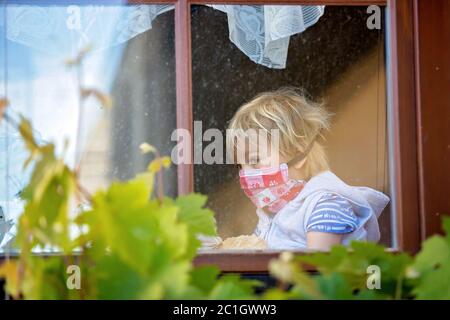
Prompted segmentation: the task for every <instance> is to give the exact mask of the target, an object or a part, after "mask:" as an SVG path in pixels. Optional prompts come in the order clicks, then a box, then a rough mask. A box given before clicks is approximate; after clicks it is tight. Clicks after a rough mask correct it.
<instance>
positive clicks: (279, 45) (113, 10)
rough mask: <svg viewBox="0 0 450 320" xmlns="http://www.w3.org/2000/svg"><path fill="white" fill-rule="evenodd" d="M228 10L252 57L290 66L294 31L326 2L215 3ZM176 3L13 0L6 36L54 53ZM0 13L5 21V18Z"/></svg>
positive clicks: (114, 37)
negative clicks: (31, 0)
mask: <svg viewBox="0 0 450 320" xmlns="http://www.w3.org/2000/svg"><path fill="white" fill-rule="evenodd" d="M210 6H211V7H213V8H214V9H217V10H220V11H222V12H224V13H226V14H227V18H228V28H229V37H230V40H231V41H232V42H233V43H234V44H235V45H236V46H237V47H238V48H239V49H240V50H241V51H242V52H243V53H244V54H245V55H247V56H248V57H249V58H250V59H251V60H252V61H254V62H256V63H258V64H261V65H264V66H266V67H269V68H277V69H282V68H285V67H286V59H287V53H288V48H289V38H290V36H292V35H294V34H297V33H300V32H303V31H304V30H305V29H306V28H308V27H309V26H311V25H313V24H315V23H316V22H317V21H318V20H319V18H320V17H321V16H322V15H323V13H324V6H301V5H210ZM173 8H174V6H173V5H136V6H106V5H95V6H76V5H70V6H29V5H8V7H7V10H6V12H7V30H8V31H7V37H8V39H10V40H12V41H15V42H18V43H21V44H23V45H26V46H30V47H33V48H35V49H39V50H42V51H44V52H47V53H49V54H55V53H61V52H62V51H63V52H64V51H67V52H70V53H74V52H77V51H78V50H79V49H80V48H82V47H83V46H85V45H87V44H88V43H89V44H94V46H95V49H101V48H104V47H108V46H113V45H116V44H120V43H123V42H126V41H127V40H129V39H130V38H132V37H134V36H136V35H138V34H140V33H142V32H145V31H147V30H149V29H150V28H151V27H152V21H153V20H154V19H155V18H156V17H157V16H158V15H159V14H162V13H164V12H166V11H169V10H172V9H173ZM1 15H4V11H3V10H1V13H0V24H2V23H3V21H5V19H4V17H2V16H1Z"/></svg>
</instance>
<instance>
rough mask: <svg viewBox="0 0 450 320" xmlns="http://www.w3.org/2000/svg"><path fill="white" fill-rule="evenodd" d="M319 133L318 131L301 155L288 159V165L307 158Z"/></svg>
mask: <svg viewBox="0 0 450 320" xmlns="http://www.w3.org/2000/svg"><path fill="white" fill-rule="evenodd" d="M318 135H319V134H318V133H317V134H316V135H315V136H314V138H313V140H312V141H311V142H310V143H309V145H308V146H307V147H306V149H305V151H303V152H302V153H300V154H299V155H297V156H295V157H294V158H292V159H291V160H289V161H288V163H287V165H288V166H291V165H293V164H295V163H298V162H300V161H302V160H303V159H305V158H306V156H307V155H308V153H309V152H310V151H311V149H312V147H313V146H314V142H316V138H317V136H318Z"/></svg>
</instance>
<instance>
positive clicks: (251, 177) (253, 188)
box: [239, 139, 315, 213]
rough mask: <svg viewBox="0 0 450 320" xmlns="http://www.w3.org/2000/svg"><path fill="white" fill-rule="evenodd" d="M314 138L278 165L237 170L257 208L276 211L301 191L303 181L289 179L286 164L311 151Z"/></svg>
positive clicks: (298, 159) (301, 157)
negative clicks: (298, 153) (301, 151)
mask: <svg viewBox="0 0 450 320" xmlns="http://www.w3.org/2000/svg"><path fill="white" fill-rule="evenodd" d="M314 140H315V139H313V140H312V142H311V143H310V144H309V145H308V147H307V148H306V149H305V151H304V152H303V153H301V154H300V155H298V156H296V157H294V158H293V159H291V160H290V161H289V162H288V163H282V164H280V166H279V167H271V168H264V169H245V170H244V169H242V170H240V171H239V182H240V184H241V188H242V189H243V190H244V192H245V194H246V195H247V196H248V197H249V198H250V200H251V201H252V202H253V204H254V205H255V206H256V207H257V208H265V207H267V208H268V210H269V211H270V212H272V213H277V212H278V211H280V210H281V209H282V208H283V207H284V206H285V205H286V204H288V203H289V201H291V200H292V199H294V198H295V197H296V196H297V195H298V194H299V193H300V191H302V189H303V186H304V185H305V181H299V180H295V179H290V178H289V175H288V165H293V164H295V163H298V162H300V161H302V160H303V159H304V158H305V157H306V155H307V154H308V153H309V151H311V149H312V147H313V144H314Z"/></svg>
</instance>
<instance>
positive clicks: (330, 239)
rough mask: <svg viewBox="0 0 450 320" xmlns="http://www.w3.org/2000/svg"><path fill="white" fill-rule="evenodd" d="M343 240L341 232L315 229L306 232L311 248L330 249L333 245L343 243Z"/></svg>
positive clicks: (308, 244)
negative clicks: (315, 230)
mask: <svg viewBox="0 0 450 320" xmlns="http://www.w3.org/2000/svg"><path fill="white" fill-rule="evenodd" d="M341 241H342V235H341V234H336V233H327V232H314V231H311V232H308V233H307V234H306V244H307V247H308V249H311V250H320V251H328V250H330V249H331V247H332V246H334V245H338V244H341Z"/></svg>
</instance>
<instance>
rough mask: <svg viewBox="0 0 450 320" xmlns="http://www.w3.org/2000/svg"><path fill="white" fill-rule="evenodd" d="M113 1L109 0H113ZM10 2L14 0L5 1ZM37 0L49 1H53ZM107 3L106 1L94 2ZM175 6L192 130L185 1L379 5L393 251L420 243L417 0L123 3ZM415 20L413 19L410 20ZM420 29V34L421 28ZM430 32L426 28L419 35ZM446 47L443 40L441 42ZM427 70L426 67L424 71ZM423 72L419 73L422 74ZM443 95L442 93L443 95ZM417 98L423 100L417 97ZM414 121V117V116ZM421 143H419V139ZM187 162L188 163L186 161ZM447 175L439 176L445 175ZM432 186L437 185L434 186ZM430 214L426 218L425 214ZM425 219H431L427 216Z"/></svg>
mask: <svg viewBox="0 0 450 320" xmlns="http://www.w3.org/2000/svg"><path fill="white" fill-rule="evenodd" d="M71 2H74V3H81V4H89V3H92V0H75V1H71ZM113 2H114V1H113ZM11 3H14V0H12V1H11ZM39 3H43V4H45V3H48V4H54V3H55V1H54V0H53V1H52V0H43V1H40V2H39ZM99 3H108V0H102V1H99ZM162 3H166V4H167V3H172V4H174V5H175V15H174V17H175V60H176V69H175V70H176V116H177V127H178V128H184V129H187V130H189V132H191V133H192V132H193V106H192V63H191V62H192V61H191V60H192V56H191V10H190V6H191V5H196V4H225V3H226V4H291V5H292V4H302V5H326V6H334V5H355V6H369V5H380V6H385V7H386V8H387V9H388V10H387V12H388V15H387V16H386V21H387V24H386V25H387V26H388V28H389V32H388V33H389V35H388V39H389V42H388V52H387V54H388V56H389V59H388V65H387V73H386V74H387V78H388V79H389V80H390V81H388V96H389V97H388V98H389V105H390V108H391V110H390V113H389V115H390V124H389V130H391V133H390V136H391V138H392V139H391V142H390V146H391V148H390V150H389V151H390V154H389V158H390V159H392V161H391V169H392V171H393V174H394V176H393V185H394V193H395V201H394V202H393V206H392V208H393V212H394V214H395V221H396V223H395V226H394V229H395V232H396V235H395V237H396V239H395V242H396V246H395V250H399V251H407V252H410V253H415V252H417V251H418V250H419V248H420V242H421V241H422V240H423V239H424V237H425V236H426V235H429V234H430V232H431V231H433V230H431V231H430V230H428V229H427V228H426V226H425V225H423V222H422V224H421V220H422V221H425V220H426V218H427V217H428V215H426V214H425V211H424V210H425V209H424V208H422V209H421V207H420V206H421V205H422V206H423V205H424V204H423V203H422V202H421V197H420V195H421V193H423V190H424V187H423V185H424V183H423V179H424V177H423V168H422V167H421V166H419V165H420V164H422V163H419V161H420V160H421V158H420V156H421V155H422V152H423V150H422V149H421V148H420V144H419V146H418V143H417V142H418V141H420V139H421V136H420V132H419V130H418V129H417V123H418V119H417V118H418V117H419V116H418V111H417V110H416V106H417V101H416V100H417V99H419V100H420V97H419V98H418V97H416V94H418V92H419V90H418V89H419V87H420V78H418V76H417V75H418V66H419V65H418V64H417V63H418V61H419V58H418V52H417V48H415V46H417V37H418V31H417V30H415V25H417V21H416V20H417V18H418V11H417V10H418V9H417V8H418V4H417V0H250V1H245V0H156V1H153V0H129V1H128V3H127V4H162ZM415 21H416V23H415ZM424 33H425V32H424ZM429 33H430V32H426V33H425V35H427V34H429ZM447 47H448V44H447ZM425 71H427V70H425ZM425 71H424V72H425ZM447 96H448V94H447ZM422 100H423V99H422ZM419 120H420V119H419ZM421 142H422V143H423V141H421ZM191 162H192V161H191ZM177 173H178V192H179V194H180V195H182V194H187V193H190V192H193V191H194V184H193V177H194V169H193V165H192V164H179V165H178V167H177ZM448 176H449V174H447V175H446V176H445V177H446V178H448ZM435 188H438V187H435ZM428 218H430V217H428ZM430 219H431V218H430ZM278 254H279V252H278V251H274V250H265V251H256V250H242V251H222V250H217V251H215V252H208V253H199V254H198V255H197V257H196V258H195V260H194V264H195V265H204V264H215V265H217V266H218V267H219V268H220V269H221V270H222V271H223V272H263V273H264V272H267V265H268V262H269V260H270V259H272V258H274V257H276V256H277V255H278Z"/></svg>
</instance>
